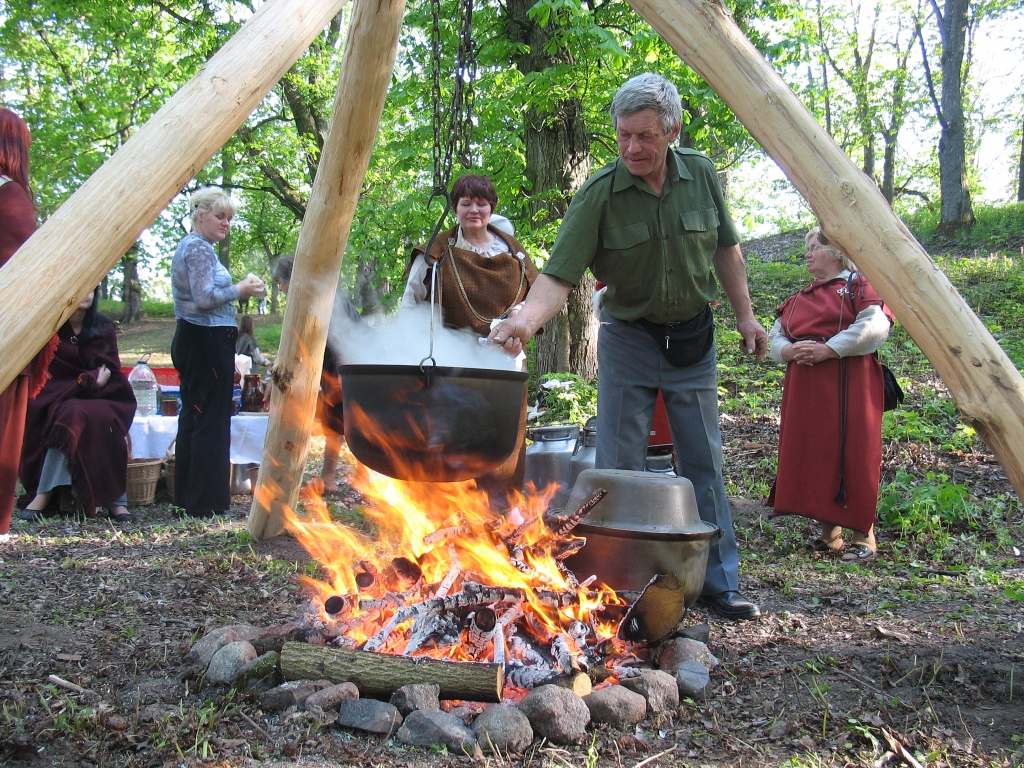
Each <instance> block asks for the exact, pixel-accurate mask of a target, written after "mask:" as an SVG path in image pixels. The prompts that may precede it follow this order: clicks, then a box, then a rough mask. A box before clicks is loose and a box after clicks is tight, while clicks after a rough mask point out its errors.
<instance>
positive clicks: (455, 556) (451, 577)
mask: <svg viewBox="0 0 1024 768" xmlns="http://www.w3.org/2000/svg"><path fill="white" fill-rule="evenodd" d="M448 557H449V560H450V562H451V564H450V565H449V566H448V573H446V574H445V576H444V578H443V579H442V580H441V583H440V584H438V585H437V591H436V592H435V593H434V597H435V598H437V597H444V596H445V595H447V594H448V593H449V592H450V591H451V588H452V587H454V586H455V580H456V579H457V578H459V574H461V573H462V563H461V562H460V561H459V553H458V552H457V551H456V550H455V545H454V544H449V545H448Z"/></svg>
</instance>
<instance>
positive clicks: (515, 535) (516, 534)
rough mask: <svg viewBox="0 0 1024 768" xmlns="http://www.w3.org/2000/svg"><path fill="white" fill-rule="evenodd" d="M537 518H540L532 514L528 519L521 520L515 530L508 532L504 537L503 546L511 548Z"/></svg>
mask: <svg viewBox="0 0 1024 768" xmlns="http://www.w3.org/2000/svg"><path fill="white" fill-rule="evenodd" d="M538 520H540V518H539V517H537V516H534V517H531V518H530V519H529V520H527V521H525V522H523V523H522V524H520V525H518V526H516V528H515V530H513V531H512V533H510V534H509V535H508V536H507V537H506V538H505V546H507V547H508V548H509V549H511V548H512V547H514V546H515V545H516V544H518V543H519V540H520V539H521V538H523V534H524V533H526V529H527V528H529V527H530V526H531V525H533V524H534V523H536V522H537V521H538Z"/></svg>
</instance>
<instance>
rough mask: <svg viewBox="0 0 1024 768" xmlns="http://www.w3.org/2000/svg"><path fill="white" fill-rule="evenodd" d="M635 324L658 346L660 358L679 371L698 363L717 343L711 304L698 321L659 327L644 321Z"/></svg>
mask: <svg viewBox="0 0 1024 768" xmlns="http://www.w3.org/2000/svg"><path fill="white" fill-rule="evenodd" d="M636 322H637V324H638V325H639V326H640V327H641V328H643V329H644V330H645V331H647V332H648V333H649V334H651V338H653V339H654V340H655V341H656V342H658V348H659V349H660V350H661V354H663V355H664V356H665V359H666V360H668V362H669V364H671V365H674V366H675V367H676V368H684V367H686V366H688V365H694V364H695V363H699V362H700V361H701V360H703V359H704V356H705V355H707V353H708V352H709V351H710V350H711V345H712V344H713V343H714V341H715V316H714V313H712V311H711V305H710V304H709V305H708V306H706V307H704V311H703V312H701V313H700V314H699V315H697V316H696V317H695V318H693V319H692V320H687V321H686V322H683V323H668V324H667V325H658V324H657V323H652V322H649V321H647V320H644V319H643V318H641V319H640V320H637V321H636Z"/></svg>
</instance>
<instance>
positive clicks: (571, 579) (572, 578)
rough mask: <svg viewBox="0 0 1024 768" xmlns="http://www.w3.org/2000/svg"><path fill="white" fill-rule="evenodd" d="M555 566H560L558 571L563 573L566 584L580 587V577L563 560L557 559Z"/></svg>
mask: <svg viewBox="0 0 1024 768" xmlns="http://www.w3.org/2000/svg"><path fill="white" fill-rule="evenodd" d="M555 567H556V568H558V572H559V573H560V574H562V578H564V579H565V582H566V584H568V585H569V586H570V587H572V588H573V589H579V586H580V582H579V579H577V578H576V574H575V573H573V572H572V571H570V570H569V569H568V568H566V567H565V563H563V562H562V561H561V560H555Z"/></svg>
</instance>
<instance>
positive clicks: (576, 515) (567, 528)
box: [555, 488, 608, 536]
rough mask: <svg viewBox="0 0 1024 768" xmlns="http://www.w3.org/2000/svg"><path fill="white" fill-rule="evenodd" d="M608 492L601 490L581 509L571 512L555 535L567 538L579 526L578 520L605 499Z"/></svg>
mask: <svg viewBox="0 0 1024 768" xmlns="http://www.w3.org/2000/svg"><path fill="white" fill-rule="evenodd" d="M607 493H608V491H606V490H604V489H603V488H602V489H601V490H599V491H598V492H597V493H595V494H594V498H592V499H591V500H590V501H588V502H587V503H586V504H584V505H583V506H582V507H580V508H579V509H577V510H576V511H575V512H573V513H572V514H571V515H570V516H569V517H568V519H566V520H565V522H563V523H562V524H561V525H560V526H559V528H558V530H556V531H555V533H556V534H557V535H559V536H568V535H569V533H570V532H571V531H572V529H573V528H575V527H576V526H577V525H579V524H580V520H582V519H583V518H584V517H586V516H587V513H588V512H589V511H590V510H592V509H593V508H594V507H596V506H597V502H599V501H600V500H601V499H603V498H604V497H605V495H606V494H607Z"/></svg>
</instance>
